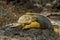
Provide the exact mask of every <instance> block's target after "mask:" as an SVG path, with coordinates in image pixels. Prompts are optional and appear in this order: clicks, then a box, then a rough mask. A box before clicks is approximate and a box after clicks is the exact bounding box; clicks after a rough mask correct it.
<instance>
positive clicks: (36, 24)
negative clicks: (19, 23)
mask: <svg viewBox="0 0 60 40" xmlns="http://www.w3.org/2000/svg"><path fill="white" fill-rule="evenodd" d="M40 27H41V26H40V24H39V23H38V22H36V21H35V22H31V24H29V25H25V26H24V27H23V28H22V29H29V28H40Z"/></svg>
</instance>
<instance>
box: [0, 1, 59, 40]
mask: <svg viewBox="0 0 60 40" xmlns="http://www.w3.org/2000/svg"><path fill="white" fill-rule="evenodd" d="M41 10H42V8H36V7H35V8H34V9H29V8H28V9H27V8H26V7H24V6H21V7H19V6H13V5H10V4H6V2H5V1H3V2H2V1H0V26H1V27H2V26H4V25H6V24H11V23H14V22H17V20H18V18H19V17H20V16H21V15H23V14H25V13H26V12H29V11H30V12H34V13H38V14H40V15H43V16H46V17H48V18H49V19H50V20H51V22H52V23H54V24H58V25H59V23H60V18H59V17H60V12H55V11H54V12H52V11H50V10H43V11H41ZM52 14H53V15H55V14H57V15H58V16H59V17H58V16H51V15H52ZM50 16H51V17H50ZM59 26H60V25H59ZM18 30H19V29H18ZM46 34H47V35H46ZM0 40H60V36H59V35H56V34H55V33H54V32H53V31H51V30H48V29H47V30H40V29H38V30H37V29H30V30H25V31H24V30H21V29H20V30H19V31H18V32H17V30H16V29H14V30H13V29H10V28H3V29H2V30H1V28H0Z"/></svg>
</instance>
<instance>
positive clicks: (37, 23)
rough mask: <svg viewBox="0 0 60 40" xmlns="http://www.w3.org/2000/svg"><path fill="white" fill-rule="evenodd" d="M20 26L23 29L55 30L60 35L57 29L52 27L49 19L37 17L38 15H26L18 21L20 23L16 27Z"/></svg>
mask: <svg viewBox="0 0 60 40" xmlns="http://www.w3.org/2000/svg"><path fill="white" fill-rule="evenodd" d="M17 26H20V27H22V29H30V28H38V29H41V28H43V29H49V30H50V29H53V31H54V32H55V33H56V34H58V33H59V31H58V29H57V28H54V27H52V24H51V23H50V21H49V20H48V18H46V17H44V16H42V15H37V14H30V13H29V14H25V15H23V16H21V17H20V18H19V19H18V23H17V24H16V25H15V26H12V27H17Z"/></svg>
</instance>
